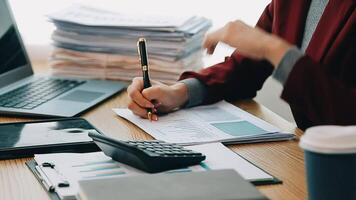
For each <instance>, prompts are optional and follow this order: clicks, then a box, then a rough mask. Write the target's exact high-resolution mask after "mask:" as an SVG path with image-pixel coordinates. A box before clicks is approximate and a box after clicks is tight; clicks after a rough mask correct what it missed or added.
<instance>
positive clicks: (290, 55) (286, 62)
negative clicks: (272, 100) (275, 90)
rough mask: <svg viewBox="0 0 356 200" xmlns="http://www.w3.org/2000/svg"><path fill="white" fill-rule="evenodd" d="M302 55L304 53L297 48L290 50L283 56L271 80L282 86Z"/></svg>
mask: <svg viewBox="0 0 356 200" xmlns="http://www.w3.org/2000/svg"><path fill="white" fill-rule="evenodd" d="M303 55H304V53H303V52H302V51H301V50H300V49H298V48H297V47H292V48H290V49H289V50H288V51H287V52H286V53H285V54H284V56H283V58H282V60H281V62H280V63H279V64H278V66H277V69H276V70H275V71H274V73H273V75H272V76H273V78H274V79H276V80H277V81H278V82H280V83H281V84H282V85H284V83H285V82H286V81H287V79H288V76H289V73H290V72H291V71H292V69H293V66H294V65H295V63H296V62H297V61H298V60H299V59H300V58H301V57H302V56H303Z"/></svg>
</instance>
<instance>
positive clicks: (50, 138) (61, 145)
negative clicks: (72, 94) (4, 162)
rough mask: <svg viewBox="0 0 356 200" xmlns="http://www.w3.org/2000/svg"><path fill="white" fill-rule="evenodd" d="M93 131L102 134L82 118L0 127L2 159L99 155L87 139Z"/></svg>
mask: <svg viewBox="0 0 356 200" xmlns="http://www.w3.org/2000/svg"><path fill="white" fill-rule="evenodd" d="M92 131H93V132H96V133H100V132H99V131H98V130H97V129H96V128H95V127H94V126H92V125H91V124H90V123H89V122H88V121H86V120H85V119H82V118H65V119H54V120H46V121H35V122H17V123H5V124H0V159H9V158H23V157H32V156H33V155H34V154H38V153H60V152H93V151H100V149H99V148H98V147H97V146H96V144H95V143H94V142H93V140H92V139H91V138H90V137H89V136H88V133H89V132H92Z"/></svg>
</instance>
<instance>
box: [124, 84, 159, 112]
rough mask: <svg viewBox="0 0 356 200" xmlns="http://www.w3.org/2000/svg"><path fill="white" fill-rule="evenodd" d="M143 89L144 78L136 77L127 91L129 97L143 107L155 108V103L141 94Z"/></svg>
mask: <svg viewBox="0 0 356 200" xmlns="http://www.w3.org/2000/svg"><path fill="white" fill-rule="evenodd" d="M141 79H142V78H141ZM142 89H143V83H142V80H141V81H140V80H138V78H135V79H134V80H133V81H132V84H131V85H130V86H129V87H128V88H127V93H128V95H129V97H130V98H131V99H132V100H133V101H134V102H136V103H137V104H138V105H140V106H141V107H145V108H153V107H154V105H153V104H152V103H151V102H150V101H149V100H147V99H146V98H144V96H142V94H141V91H142Z"/></svg>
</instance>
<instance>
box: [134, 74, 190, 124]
mask: <svg viewBox="0 0 356 200" xmlns="http://www.w3.org/2000/svg"><path fill="white" fill-rule="evenodd" d="M151 83H152V86H151V87H149V88H147V89H143V79H142V77H136V78H134V79H133V80H132V83H131V85H129V87H128V88H127V93H128V96H129V98H130V101H129V104H128V108H129V109H130V110H131V111H132V112H133V113H134V114H136V115H138V116H141V117H142V118H147V108H151V109H152V110H153V113H154V114H153V115H152V120H155V121H157V120H158V116H157V114H156V113H167V112H171V111H173V110H174V109H176V108H179V107H180V106H182V105H184V104H185V103H186V101H188V88H187V86H186V85H185V84H184V83H176V84H174V85H171V86H168V85H165V84H162V83H160V82H157V81H152V80H151Z"/></svg>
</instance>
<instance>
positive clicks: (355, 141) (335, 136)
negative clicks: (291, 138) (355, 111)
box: [299, 126, 356, 154]
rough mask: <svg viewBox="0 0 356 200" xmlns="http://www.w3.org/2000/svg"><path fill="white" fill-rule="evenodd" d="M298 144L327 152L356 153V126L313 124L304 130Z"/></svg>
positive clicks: (313, 150) (308, 149) (309, 149)
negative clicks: (313, 125)
mask: <svg viewBox="0 0 356 200" xmlns="http://www.w3.org/2000/svg"><path fill="white" fill-rule="evenodd" d="M299 146H300V147H301V148H303V149H304V150H307V151H312V152H316V153H329V154H352V153H356V126H315V127H312V128H309V129H307V130H306V131H305V133H304V135H303V136H302V137H301V139H300V143H299Z"/></svg>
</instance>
